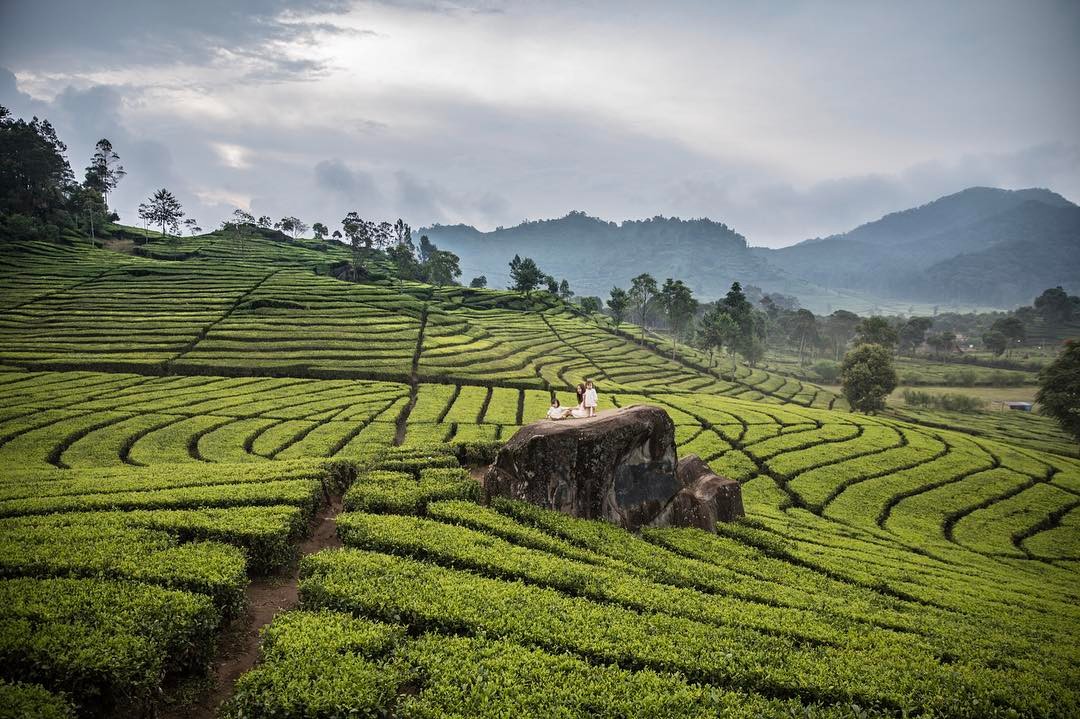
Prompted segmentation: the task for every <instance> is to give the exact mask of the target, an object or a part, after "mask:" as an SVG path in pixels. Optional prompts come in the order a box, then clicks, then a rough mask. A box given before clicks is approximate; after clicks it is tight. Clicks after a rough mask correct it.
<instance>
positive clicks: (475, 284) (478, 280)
mask: <svg viewBox="0 0 1080 719" xmlns="http://www.w3.org/2000/svg"><path fill="white" fill-rule="evenodd" d="M469 287H472V288H473V289H474V290H482V289H484V288H485V287H487V277H486V276H485V275H478V276H476V277H473V278H472V279H471V280H469Z"/></svg>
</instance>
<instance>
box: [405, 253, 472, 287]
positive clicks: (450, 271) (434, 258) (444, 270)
mask: <svg viewBox="0 0 1080 719" xmlns="http://www.w3.org/2000/svg"><path fill="white" fill-rule="evenodd" d="M399 246H400V245H399ZM423 265H424V269H425V271H426V274H427V279H428V282H430V283H431V284H433V285H452V284H454V281H455V280H457V278H458V277H461V258H459V257H458V256H457V255H455V254H454V253H453V252H450V251H449V250H439V249H436V250H434V251H433V252H432V253H431V254H430V255H429V256H428V259H427V262H424V263H423Z"/></svg>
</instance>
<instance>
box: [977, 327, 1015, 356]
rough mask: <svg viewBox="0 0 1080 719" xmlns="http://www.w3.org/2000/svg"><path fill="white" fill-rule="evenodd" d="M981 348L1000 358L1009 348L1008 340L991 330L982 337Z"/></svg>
mask: <svg viewBox="0 0 1080 719" xmlns="http://www.w3.org/2000/svg"><path fill="white" fill-rule="evenodd" d="M982 343H983V347H985V348H986V349H988V350H990V351H991V352H993V353H994V354H995V355H997V356H998V357H1000V356H1001V355H1002V354H1004V352H1005V350H1006V348H1007V347H1008V346H1009V339H1008V338H1007V337H1006V336H1005V335H1003V334H1002V333H1001V332H998V331H997V330H994V329H991V330H990V331H989V332H984V333H983V336H982Z"/></svg>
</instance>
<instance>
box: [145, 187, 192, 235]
mask: <svg viewBox="0 0 1080 719" xmlns="http://www.w3.org/2000/svg"><path fill="white" fill-rule="evenodd" d="M149 205H150V222H152V223H153V224H155V225H160V226H161V234H163V235H165V234H168V233H167V232H166V230H171V231H172V232H173V233H174V234H175V233H178V232H179V231H180V218H182V217H183V216H184V209H183V207H182V206H181V205H180V201H179V200H177V199H176V196H175V195H173V193H171V192H169V191H168V190H166V189H165V188H164V187H162V188H161V189H160V190H158V191H157V192H155V193H154V194H153V195H151V196H150V203H149Z"/></svg>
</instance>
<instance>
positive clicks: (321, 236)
mask: <svg viewBox="0 0 1080 719" xmlns="http://www.w3.org/2000/svg"><path fill="white" fill-rule="evenodd" d="M311 231H312V232H314V233H315V239H316V240H319V241H320V242H322V241H323V240H325V239H326V236H327V235H328V234H330V231H329V230H328V229H327V228H326V225H324V224H323V223H321V222H316V223H315V224H313V225H312V226H311Z"/></svg>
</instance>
